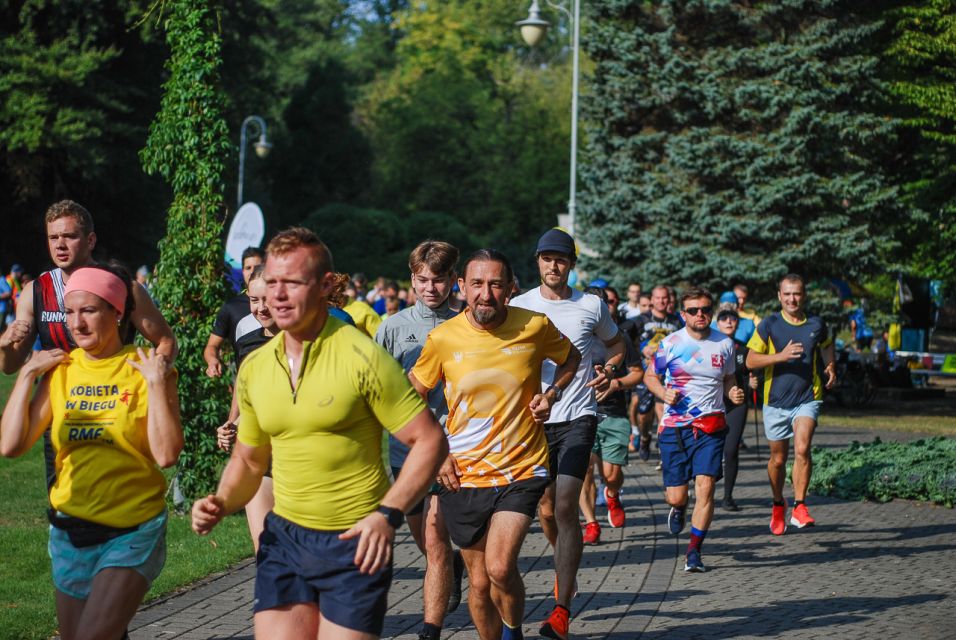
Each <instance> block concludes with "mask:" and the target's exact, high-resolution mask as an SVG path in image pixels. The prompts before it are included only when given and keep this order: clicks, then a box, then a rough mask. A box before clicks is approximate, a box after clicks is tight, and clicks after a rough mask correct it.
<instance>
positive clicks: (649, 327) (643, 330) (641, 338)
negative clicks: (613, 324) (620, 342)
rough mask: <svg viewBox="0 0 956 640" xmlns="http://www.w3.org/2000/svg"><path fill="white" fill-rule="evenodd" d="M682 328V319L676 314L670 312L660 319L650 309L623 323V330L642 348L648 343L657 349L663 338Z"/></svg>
mask: <svg viewBox="0 0 956 640" xmlns="http://www.w3.org/2000/svg"><path fill="white" fill-rule="evenodd" d="M680 328H681V321H680V318H678V317H677V316H676V315H674V314H672V313H670V314H667V315H665V316H664V318H663V319H660V318H655V317H654V314H653V313H652V312H650V311H648V312H647V313H642V314H641V315H639V316H637V317H636V318H632V319H631V320H627V321H625V322H623V323H622V324H621V330H622V331H624V332H626V333H627V335H628V336H629V337H630V338H631V340H632V341H633V342H634V345H635V346H636V347H638V349H640V350H643V349H644V347H646V346H647V345H648V344H651V345H653V346H654V348H655V349H657V345H658V344H660V342H661V340H663V339H664V338H666V337H667V336H669V335H670V334H672V333H674V332H675V331H677V330H679V329H680Z"/></svg>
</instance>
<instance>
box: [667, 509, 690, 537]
mask: <svg viewBox="0 0 956 640" xmlns="http://www.w3.org/2000/svg"><path fill="white" fill-rule="evenodd" d="M686 512H687V507H684V508H683V509H678V508H677V507H671V512H670V513H669V514H667V526H668V528H670V530H671V533H672V534H673V535H675V536H676V535H679V534H680V532H681V531H683V530H684V519H685V515H686Z"/></svg>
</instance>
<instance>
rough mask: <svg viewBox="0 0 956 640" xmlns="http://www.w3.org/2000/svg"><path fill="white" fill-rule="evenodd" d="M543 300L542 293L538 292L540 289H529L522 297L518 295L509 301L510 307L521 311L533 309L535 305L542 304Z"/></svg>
mask: <svg viewBox="0 0 956 640" xmlns="http://www.w3.org/2000/svg"><path fill="white" fill-rule="evenodd" d="M542 299H543V298H542V297H541V292H540V291H538V287H535V288H533V289H528V290H527V291H525V292H524V293H522V294H521V295H517V296H515V297H513V298H512V299H511V300H509V301H508V306H510V307H518V308H521V309H532V308H533V307H534V305H536V304H538V303H540V302H541V300H542Z"/></svg>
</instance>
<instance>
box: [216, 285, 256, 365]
mask: <svg viewBox="0 0 956 640" xmlns="http://www.w3.org/2000/svg"><path fill="white" fill-rule="evenodd" d="M247 315H249V296H247V295H246V294H244V293H240V294H239V295H237V296H236V297H235V298H232V299H231V300H227V301H226V303H225V304H224V305H222V308H221V309H219V313H218V314H216V322H215V323H213V325H212V334H213V335H214V336H219V337H220V338H223V339H225V340H228V341H229V344H230V345H232V350H233V351H234V352H236V353H239V349H238V348H236V325H237V324H239V321H240V320H242V319H243V318H245V317H246V316H247Z"/></svg>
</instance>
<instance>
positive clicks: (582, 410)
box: [510, 229, 624, 639]
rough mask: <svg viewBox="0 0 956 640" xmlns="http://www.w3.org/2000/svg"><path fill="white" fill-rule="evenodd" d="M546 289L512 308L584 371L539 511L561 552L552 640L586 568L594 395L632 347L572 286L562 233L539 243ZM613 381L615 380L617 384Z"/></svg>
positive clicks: (568, 406)
mask: <svg viewBox="0 0 956 640" xmlns="http://www.w3.org/2000/svg"><path fill="white" fill-rule="evenodd" d="M536 258H537V262H538V271H539V272H540V275H541V286H540V287H536V288H534V289H531V290H530V291H528V292H527V293H524V294H522V295H520V296H518V297H516V298H513V299H512V300H511V303H510V304H511V305H512V306H515V307H520V308H522V309H528V310H530V311H537V312H539V313H543V314H544V315H546V316H547V317H548V320H550V321H551V322H552V323H553V324H554V325H555V326H556V327H557V328H558V330H559V331H560V332H561V333H563V334H564V335H565V336H567V337H568V339H570V340H571V342H572V343H573V344H574V346H575V347H577V349H578V351H580V352H581V364H580V365H579V366H578V370H577V373H576V374H575V376H574V380H572V382H571V384H570V385H568V386H567V387H566V388H565V389H564V391H563V392H561V393H559V394H558V398H557V400H558V401H557V403H556V404H555V405H554V407H553V408H552V409H551V417H550V418H549V419H548V421H547V422H546V423H545V425H544V426H545V434H546V435H547V437H548V450H549V462H550V466H551V479H552V483H551V485H550V486H549V487H548V490H547V491H546V492H545V495H544V497H543V498H542V499H541V506H540V509H539V511H538V515H539V518H540V520H541V528H542V529H543V530H544V533H545V535H546V536H547V537H548V541H549V542H550V543H551V544H552V546H554V567H555V573H556V584H555V600H556V601H557V603H556V606H555V608H554V610H553V611H552V613H551V615H550V616H549V617H548V620H547V621H545V623H544V625H543V626H542V627H541V635H543V636H545V637H548V638H562V639H563V638H567V635H568V617H569V616H568V608H569V606H570V604H571V598H572V596H573V595H574V590H575V576H576V575H577V572H578V565H579V564H580V563H581V552H582V550H583V547H584V545H583V540H582V537H581V525H580V523H579V521H578V498H579V496H580V495H581V486H582V485H583V483H584V476H585V474H586V473H587V472H588V470H589V468H590V465H589V461H590V459H591V449H592V448H593V446H594V436H595V432H596V431H597V421H598V420H597V402H596V400H595V397H594V389H595V388H601V389H604V388H606V387H607V385H608V383H609V382H610V378H609V377H608V374H609V373H610V374H613V373H614V372H615V371H617V369H618V368H619V367H621V366H622V360H623V359H624V341H623V340H622V339H621V337H620V335H618V330H617V324H616V323H615V322H614V318H612V317H611V312H610V311H609V310H608V308H607V305H606V304H605V303H604V301H603V300H601V299H600V298H598V297H597V296H594V295H590V294H585V293H582V292H580V291H577V290H575V289H572V288H571V287H570V286H568V276H569V275H570V274H571V270H572V269H573V268H574V265H575V262H576V260H577V255H576V251H575V246H574V239H573V238H572V237H571V236H570V235H568V234H567V233H566V232H564V231H562V230H561V229H550V230H549V231H547V232H545V234H544V235H542V236H541V238H540V239H539V240H538V248H537V251H536ZM599 343H603V345H604V346H605V347H606V348H607V360H606V364H605V365H604V366H603V367H601V368H599V369H598V370H597V371H596V370H595V367H594V365H593V351H594V348H595V346H596V345H597V344H599ZM555 368H556V367H555V364H554V363H553V362H550V361H546V362H545V364H544V366H543V367H542V371H541V382H542V387H543V388H544V389H548V388H551V387H552V384H553V381H554V371H555ZM611 377H613V376H611Z"/></svg>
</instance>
